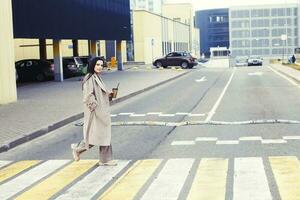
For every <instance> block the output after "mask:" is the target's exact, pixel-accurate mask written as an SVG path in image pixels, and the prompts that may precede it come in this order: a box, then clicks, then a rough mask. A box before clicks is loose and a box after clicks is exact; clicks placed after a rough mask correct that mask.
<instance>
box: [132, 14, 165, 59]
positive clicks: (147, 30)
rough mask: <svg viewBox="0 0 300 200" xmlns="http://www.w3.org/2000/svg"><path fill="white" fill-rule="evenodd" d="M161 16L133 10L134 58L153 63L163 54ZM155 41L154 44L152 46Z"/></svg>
mask: <svg viewBox="0 0 300 200" xmlns="http://www.w3.org/2000/svg"><path fill="white" fill-rule="evenodd" d="M161 26H162V25H161V16H160V15H156V14H153V13H150V12H147V11H134V12H133V36H134V59H135V61H136V62H145V63H146V64H150V63H152V61H153V59H155V58H157V57H161V56H162V40H161V38H162V35H161V34H162V30H161V29H162V28H161ZM152 41H153V46H152Z"/></svg>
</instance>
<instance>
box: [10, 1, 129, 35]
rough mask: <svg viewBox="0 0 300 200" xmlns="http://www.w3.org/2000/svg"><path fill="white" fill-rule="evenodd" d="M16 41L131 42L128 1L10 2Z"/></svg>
mask: <svg viewBox="0 0 300 200" xmlns="http://www.w3.org/2000/svg"><path fill="white" fill-rule="evenodd" d="M12 2H13V22H14V37H15V38H47V39H89V40H130V33H131V25H130V7H129V0H13V1H12Z"/></svg>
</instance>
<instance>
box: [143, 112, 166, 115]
mask: <svg viewBox="0 0 300 200" xmlns="http://www.w3.org/2000/svg"><path fill="white" fill-rule="evenodd" d="M160 114H162V113H161V112H149V113H147V115H160Z"/></svg>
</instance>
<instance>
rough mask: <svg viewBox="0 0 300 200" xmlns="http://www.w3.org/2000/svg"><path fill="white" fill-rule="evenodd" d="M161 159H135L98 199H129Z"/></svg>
mask: <svg viewBox="0 0 300 200" xmlns="http://www.w3.org/2000/svg"><path fill="white" fill-rule="evenodd" d="M161 161H162V160H143V161H137V162H136V163H135V164H134V165H133V166H132V167H131V168H130V169H129V170H128V171H127V172H126V173H125V174H124V175H123V176H122V177H121V178H120V179H119V180H118V181H117V182H116V183H115V184H113V185H112V186H111V187H110V188H109V189H108V190H107V191H106V192H105V193H104V194H103V195H102V196H101V197H100V198H99V199H101V200H120V199H122V200H130V199H133V198H134V196H135V195H136V194H137V192H138V191H139V190H140V189H141V188H142V186H143V185H144V184H145V183H146V181H147V180H148V179H149V178H150V177H151V175H152V174H153V173H154V171H155V170H156V169H157V167H158V166H159V164H160V163H161Z"/></svg>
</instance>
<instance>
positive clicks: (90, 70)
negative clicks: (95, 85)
mask: <svg viewBox="0 0 300 200" xmlns="http://www.w3.org/2000/svg"><path fill="white" fill-rule="evenodd" d="M98 60H102V61H103V64H104V62H105V59H104V58H103V57H93V58H91V59H90V60H89V65H88V68H87V75H86V76H85V77H84V79H83V81H82V89H83V84H84V83H85V82H86V81H87V80H89V78H91V76H93V74H94V73H95V66H96V63H97V62H98Z"/></svg>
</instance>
